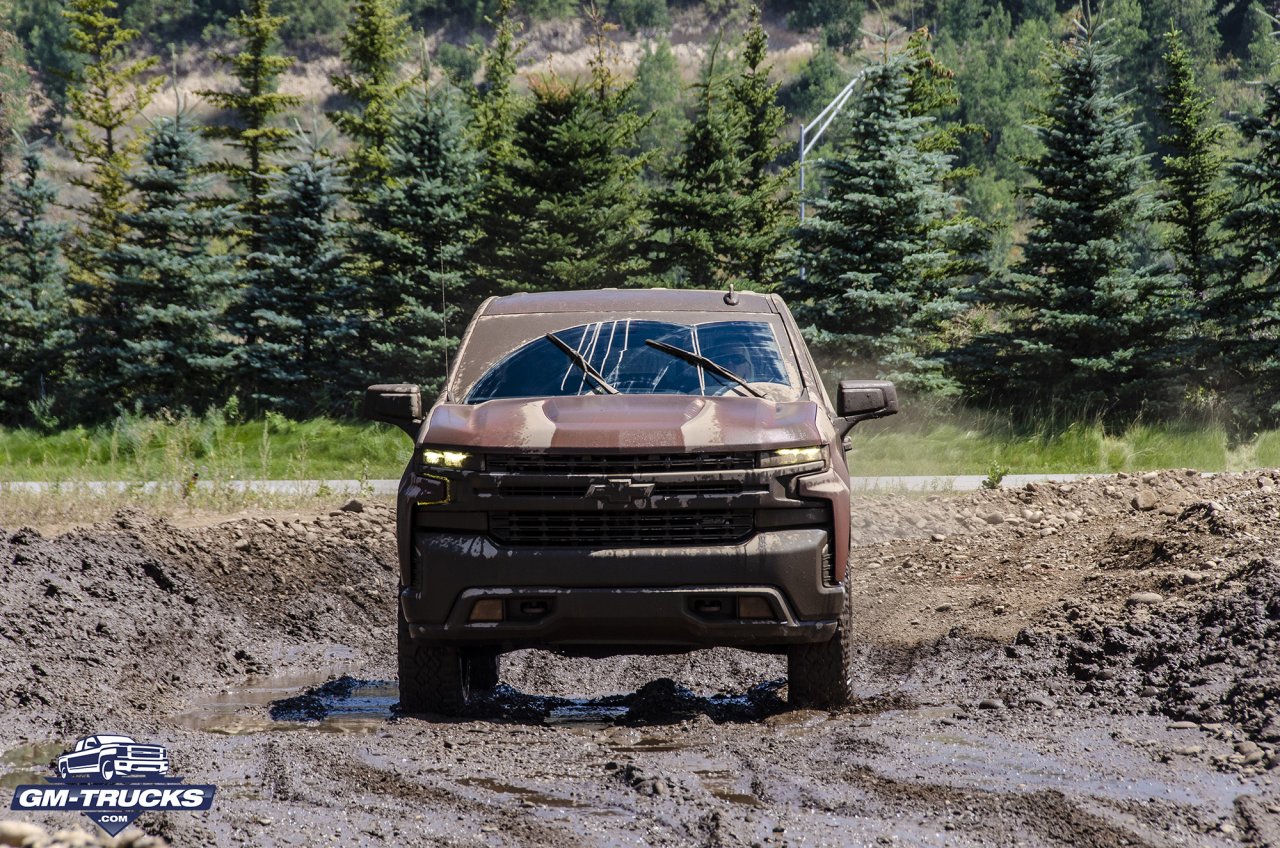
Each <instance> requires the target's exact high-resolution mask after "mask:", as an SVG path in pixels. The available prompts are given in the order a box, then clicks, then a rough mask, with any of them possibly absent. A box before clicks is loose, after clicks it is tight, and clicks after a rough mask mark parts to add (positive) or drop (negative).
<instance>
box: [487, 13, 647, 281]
mask: <svg viewBox="0 0 1280 848" xmlns="http://www.w3.org/2000/svg"><path fill="white" fill-rule="evenodd" d="M591 27H592V30H591V34H590V39H591V43H592V45H593V51H592V56H591V58H590V59H589V60H588V65H589V67H590V71H591V74H590V77H589V79H588V80H586V81H585V82H581V83H580V82H576V81H575V82H571V83H567V82H564V81H563V80H561V79H559V78H557V77H556V76H554V75H552V76H549V77H546V78H543V79H541V80H539V81H536V82H534V84H533V86H532V88H533V103H532V104H531V106H529V107H528V108H527V109H526V110H524V111H523V113H522V114H521V115H520V116H519V118H518V119H517V121H516V126H515V136H514V138H513V139H512V142H511V144H510V147H509V148H507V150H508V151H510V153H513V154H514V158H512V159H509V160H507V161H506V164H505V166H504V167H502V169H501V174H500V177H499V179H498V181H497V184H499V185H501V186H503V187H504V188H503V192H504V193H503V196H502V197H500V198H496V197H493V196H492V194H490V192H491V191H492V186H488V187H487V189H488V191H486V195H485V196H483V197H482V205H483V207H484V214H483V216H482V219H481V228H482V232H483V233H484V239H482V241H481V242H480V246H481V248H482V249H483V248H484V247H485V246H487V245H488V246H491V248H492V252H491V253H490V254H488V255H487V256H485V257H484V259H483V260H482V261H483V262H484V263H485V267H486V270H487V273H489V274H490V275H491V277H492V279H493V281H494V282H495V283H496V284H497V286H498V287H499V290H505V291H540V290H554V289H562V288H567V289H594V288H605V287H610V286H623V285H628V284H631V283H633V282H636V281H638V280H639V279H640V278H641V277H642V276H643V275H644V274H645V273H647V271H648V265H647V262H646V261H645V259H644V257H643V255H642V251H641V249H640V246H641V243H642V239H643V236H644V233H645V219H646V217H647V212H646V207H645V192H644V186H643V183H642V182H641V180H640V174H641V172H642V170H643V168H644V165H645V158H644V157H643V156H635V155H633V151H634V150H635V147H636V134H637V133H638V132H639V130H640V128H641V126H642V125H643V119H641V118H640V117H639V116H638V115H636V113H635V112H634V111H633V110H632V108H631V106H630V105H629V104H630V101H631V86H630V85H624V84H621V83H620V81H619V79H618V78H617V76H616V75H615V74H614V72H613V70H612V68H613V66H614V64H615V62H614V58H615V57H614V56H613V55H612V52H611V51H612V50H613V47H612V42H611V40H610V39H609V38H608V35H607V33H608V30H609V27H610V25H608V24H606V23H605V22H604V20H603V18H602V17H601V16H600V15H599V14H597V13H594V12H593V13H592V14H591ZM488 114H489V115H490V116H492V115H493V114H494V113H493V112H492V111H490V112H489V113H488ZM486 121H488V119H486ZM481 126H484V124H481ZM493 149H494V148H492V147H491V148H490V151H491V152H492V151H493ZM502 155H507V154H506V153H502ZM492 164H493V163H489V164H488V165H487V167H492ZM491 202H492V203H493V205H487V204H489V203H491ZM499 219H500V220H499ZM482 255H483V254H482Z"/></svg>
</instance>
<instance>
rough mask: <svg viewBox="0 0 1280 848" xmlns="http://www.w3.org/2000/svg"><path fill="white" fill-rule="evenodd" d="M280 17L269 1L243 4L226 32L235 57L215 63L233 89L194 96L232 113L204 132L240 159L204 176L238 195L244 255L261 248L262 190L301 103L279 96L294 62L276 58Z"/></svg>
mask: <svg viewBox="0 0 1280 848" xmlns="http://www.w3.org/2000/svg"><path fill="white" fill-rule="evenodd" d="M284 21H285V18H284V16H283V15H272V14H271V0H248V8H246V9H245V10H243V11H242V12H241V13H240V14H239V15H237V16H236V17H235V18H232V19H231V22H230V26H231V31H232V32H233V33H234V34H235V36H236V37H237V38H239V39H240V40H241V47H240V51H239V52H237V53H225V52H218V53H215V54H214V59H216V60H217V62H218V63H219V64H220V65H222V66H224V67H226V68H228V69H229V70H230V72H231V76H232V77H234V78H235V80H236V82H237V83H238V86H237V87H236V88H234V89H232V90H229V91H219V90H204V91H200V92H197V94H199V96H200V97H203V98H204V99H205V100H207V101H209V103H211V104H212V105H213V106H214V107H216V108H218V109H221V110H223V111H226V112H229V113H231V121H229V122H226V123H218V124H213V125H210V126H208V127H207V128H206V129H205V134H206V135H208V136H209V137H210V138H214V139H220V140H223V141H225V142H227V145H228V146H229V147H230V148H231V149H233V150H236V151H239V157H237V158H235V159H233V158H230V157H227V158H222V159H219V160H216V161H213V162H210V163H209V164H208V165H207V166H206V167H207V168H208V170H210V171H212V172H214V173H218V174H223V175H225V176H226V177H227V178H228V179H229V180H230V181H231V183H232V184H233V185H234V186H235V187H236V188H237V189H238V191H239V203H238V207H239V213H240V214H239V216H238V217H239V221H240V225H241V227H242V228H243V229H244V233H243V235H244V238H245V243H246V245H247V247H248V249H249V251H250V252H251V253H252V252H257V251H261V250H262V248H263V244H262V235H261V228H262V222H263V215H264V213H265V209H264V205H265V200H266V194H267V189H268V186H269V184H270V181H271V177H272V175H273V174H275V173H278V172H279V170H280V165H279V164H277V162H276V158H277V157H278V156H279V155H280V154H282V153H284V152H285V151H287V150H289V149H290V147H291V146H292V144H293V133H292V132H291V131H290V130H288V129H286V128H285V127H282V126H280V125H279V120H280V117H281V116H282V115H284V114H285V113H287V112H289V111H290V110H291V109H295V108H297V107H298V106H299V105H300V104H301V103H302V98H301V97H299V96H297V95H294V94H283V93H281V92H280V89H279V86H280V75H281V74H283V73H284V72H285V71H287V70H288V69H289V68H290V67H291V66H292V65H293V59H292V58H291V57H288V56H282V55H280V54H279V52H278V50H279V42H280V39H279V32H280V27H281V25H282V24H283V23H284Z"/></svg>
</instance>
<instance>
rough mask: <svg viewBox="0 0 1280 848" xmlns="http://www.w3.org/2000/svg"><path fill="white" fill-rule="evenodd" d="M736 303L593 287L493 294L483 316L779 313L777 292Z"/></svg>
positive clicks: (714, 295)
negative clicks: (597, 313)
mask: <svg viewBox="0 0 1280 848" xmlns="http://www.w3.org/2000/svg"><path fill="white" fill-rule="evenodd" d="M736 294H737V299H738V303H737V305H734V306H730V305H729V304H727V303H725V292H724V291H723V290H707V289H596V290H592V291H562V292H537V293H521V294H512V295H507V296H506V297H495V298H493V299H491V300H489V301H488V302H487V303H485V305H484V306H483V307H481V313H482V314H484V315H528V314H533V313H545V312H612V311H618V312H742V313H752V312H756V313H759V312H773V313H776V312H778V311H779V310H778V307H777V306H776V305H775V302H774V299H775V297H776V295H768V294H757V293H755V292H745V291H744V292H737V293H736Z"/></svg>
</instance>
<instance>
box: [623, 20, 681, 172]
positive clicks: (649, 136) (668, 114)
mask: <svg viewBox="0 0 1280 848" xmlns="http://www.w3.org/2000/svg"><path fill="white" fill-rule="evenodd" d="M631 108H632V109H633V110H634V111H635V112H636V113H637V114H639V115H643V116H645V119H646V122H645V125H644V128H643V129H641V130H640V133H639V134H638V135H637V136H636V143H637V144H638V145H639V146H640V149H641V150H657V151H660V153H659V155H660V156H661V157H663V158H666V157H671V156H675V155H677V154H678V153H679V150H680V138H681V136H682V135H683V133H684V129H685V127H686V125H687V124H688V121H687V120H685V117H684V87H683V85H682V83H681V81H680V66H679V63H678V62H677V61H676V54H675V53H674V52H673V51H672V49H671V42H670V41H669V40H667V39H666V38H662V39H659V40H658V41H657V43H651V44H646V45H645V48H644V53H642V54H641V56H640V63H639V64H638V65H636V83H635V86H634V87H633V88H632V89H631Z"/></svg>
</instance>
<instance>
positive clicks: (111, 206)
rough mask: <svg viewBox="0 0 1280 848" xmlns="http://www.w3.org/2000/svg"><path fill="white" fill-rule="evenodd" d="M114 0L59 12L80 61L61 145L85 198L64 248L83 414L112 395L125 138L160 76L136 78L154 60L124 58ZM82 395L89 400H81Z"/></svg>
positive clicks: (124, 38)
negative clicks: (77, 168) (76, 168)
mask: <svg viewBox="0 0 1280 848" xmlns="http://www.w3.org/2000/svg"><path fill="white" fill-rule="evenodd" d="M115 8H116V4H115V3H114V2H113V0H70V3H69V8H68V10H67V11H65V12H64V13H63V14H65V15H66V18H67V21H68V23H69V24H70V31H71V48H72V50H73V51H74V53H75V54H76V55H77V57H78V60H79V61H80V63H81V64H80V66H79V68H78V70H77V71H76V72H75V74H74V75H73V77H72V79H71V81H70V84H69V86H68V89H67V99H68V104H69V107H70V113H71V116H72V118H73V119H74V122H73V125H72V135H71V137H70V138H68V139H67V141H66V146H67V149H68V150H69V152H70V153H71V155H72V156H73V157H74V158H75V160H76V162H77V163H79V164H80V165H81V166H83V167H84V169H85V170H84V171H83V172H82V173H81V174H79V175H77V176H73V177H72V178H71V183H72V185H75V186H77V187H79V188H81V189H83V190H84V191H85V192H86V193H87V195H88V200H87V201H86V202H84V203H82V204H81V205H80V206H79V207H78V211H79V212H80V213H81V225H80V228H79V231H78V232H77V233H76V238H75V239H73V240H71V241H69V242H68V243H67V254H68V258H69V259H70V260H71V262H70V272H69V273H70V280H71V294H72V297H73V298H74V299H75V301H76V302H77V314H76V317H75V322H74V324H75V333H76V340H75V360H76V364H75V370H76V377H77V379H78V382H79V392H80V393H81V395H82V400H83V401H84V402H82V403H79V404H78V408H79V409H81V410H83V411H84V412H85V414H86V416H88V417H93V416H94V415H102V414H105V413H106V412H107V411H109V405H107V404H104V403H103V402H102V401H103V400H104V399H111V398H114V397H116V396H117V393H118V391H119V389H120V386H121V376H120V368H119V366H120V363H119V361H118V360H117V359H116V358H114V356H113V353H114V352H115V351H118V350H119V349H120V345H121V344H122V336H121V325H122V321H123V319H124V316H123V315H122V314H121V313H120V311H119V309H120V303H121V302H120V300H119V299H118V298H116V297H115V295H114V293H113V292H112V291H111V285H110V279H111V277H112V275H113V272H115V271H117V270H118V269H116V268H114V267H113V266H112V262H113V261H114V259H113V257H116V256H118V250H119V247H120V245H121V244H123V243H124V242H125V241H126V240H127V237H128V227H127V226H126V224H125V221H124V216H125V214H126V213H127V212H128V211H129V210H130V208H131V199H130V196H129V194H130V186H129V182H128V174H129V173H130V172H131V171H132V168H133V163H134V161H135V159H136V156H137V154H138V151H139V150H140V149H141V144H142V140H141V139H140V138H139V137H138V136H137V135H135V134H127V133H126V130H127V127H128V124H129V123H130V122H131V121H132V120H133V119H134V118H135V117H136V116H137V115H139V114H140V113H141V112H142V110H143V109H145V108H146V107H147V105H148V104H149V103H150V102H151V99H152V97H153V96H154V95H155V92H156V91H157V89H158V88H159V86H160V84H161V80H160V79H158V78H157V79H151V80H144V79H143V78H142V77H143V75H144V74H146V73H147V71H148V70H150V69H151V68H152V67H153V66H154V65H155V64H156V59H155V58H154V57H151V58H146V59H136V60H134V59H129V58H128V48H129V45H130V44H131V43H132V42H133V40H134V39H135V38H137V36H138V31H137V30H132V29H127V28H125V27H123V26H121V24H120V19H119V18H117V17H113V16H112V15H111V14H110V13H111V12H112V11H114V9H115ZM89 398H94V399H95V400H96V402H94V403H88V400H89Z"/></svg>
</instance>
